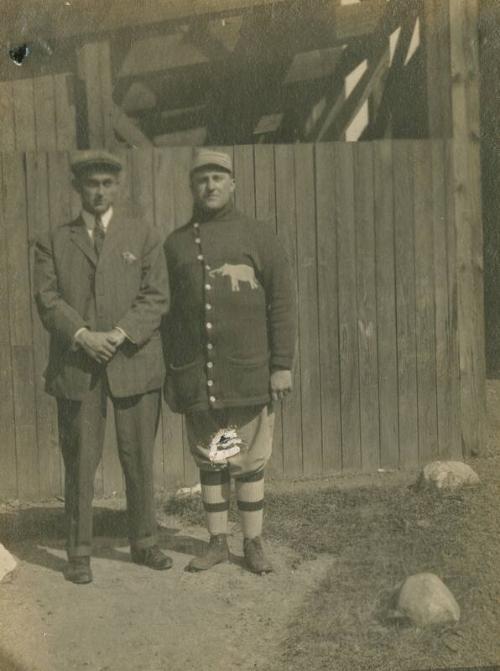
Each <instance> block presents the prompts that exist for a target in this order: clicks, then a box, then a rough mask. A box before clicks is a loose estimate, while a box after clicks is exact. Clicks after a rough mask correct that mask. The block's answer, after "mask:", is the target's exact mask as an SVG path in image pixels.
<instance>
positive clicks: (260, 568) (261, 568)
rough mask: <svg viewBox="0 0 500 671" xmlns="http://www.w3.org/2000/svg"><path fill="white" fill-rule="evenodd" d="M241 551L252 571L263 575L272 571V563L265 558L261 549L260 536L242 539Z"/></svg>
mask: <svg viewBox="0 0 500 671" xmlns="http://www.w3.org/2000/svg"><path fill="white" fill-rule="evenodd" d="M243 553H244V555H245V564H246V566H247V568H248V569H250V571H252V573H258V574H259V575H263V574H264V573H271V572H272V571H273V567H272V564H271V563H270V562H269V561H268V560H267V559H266V557H265V555H264V550H263V549H262V541H261V539H260V536H257V537H256V538H245V539H244V541H243Z"/></svg>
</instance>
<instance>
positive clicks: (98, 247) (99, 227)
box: [94, 214, 106, 256]
mask: <svg viewBox="0 0 500 671" xmlns="http://www.w3.org/2000/svg"><path fill="white" fill-rule="evenodd" d="M105 236H106V231H105V230H104V226H103V224H102V219H101V217H100V215H99V214H96V216H95V226H94V248H95V253H96V254H97V256H99V255H100V253H101V251H102V246H103V244H104V238H105Z"/></svg>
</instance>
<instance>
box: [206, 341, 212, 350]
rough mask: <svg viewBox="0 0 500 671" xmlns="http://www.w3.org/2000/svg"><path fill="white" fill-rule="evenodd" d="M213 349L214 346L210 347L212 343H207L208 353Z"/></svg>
mask: <svg viewBox="0 0 500 671" xmlns="http://www.w3.org/2000/svg"><path fill="white" fill-rule="evenodd" d="M213 348H214V346H213V345H212V343H211V342H207V349H208V350H209V351H212V350H213Z"/></svg>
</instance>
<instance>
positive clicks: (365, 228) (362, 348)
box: [354, 142, 380, 471]
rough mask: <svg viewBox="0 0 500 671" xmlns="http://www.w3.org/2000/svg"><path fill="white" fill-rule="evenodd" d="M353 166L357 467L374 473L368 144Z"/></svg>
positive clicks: (376, 437) (376, 441) (376, 431)
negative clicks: (357, 403)
mask: <svg viewBox="0 0 500 671" xmlns="http://www.w3.org/2000/svg"><path fill="white" fill-rule="evenodd" d="M354 166H355V179H354V203H355V205H354V213H355V220H356V289H357V297H356V304H357V307H358V310H357V318H358V347H359V401H360V433H361V468H362V469H363V470H364V471H374V470H376V469H377V468H378V466H379V465H380V427H379V397H378V360H377V290H376V270H375V229H374V220H373V208H374V203H373V154H372V145H371V143H369V142H362V143H360V144H358V145H356V146H355V147H354Z"/></svg>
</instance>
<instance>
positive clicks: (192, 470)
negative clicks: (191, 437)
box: [172, 147, 199, 486]
mask: <svg viewBox="0 0 500 671" xmlns="http://www.w3.org/2000/svg"><path fill="white" fill-rule="evenodd" d="M191 154H192V151H191V149H190V148H189V147H175V148H174V149H172V161H173V166H174V174H173V180H174V194H175V202H174V205H175V217H174V221H175V227H176V228H177V227H179V226H183V225H184V224H185V223H187V222H188V221H189V219H190V218H191V214H192V210H193V200H192V197H191V192H190V188H189V167H190V164H191ZM183 440H184V449H183V455H184V483H185V484H186V485H189V486H190V485H193V484H195V483H196V482H198V480H199V474H198V469H197V467H196V464H195V462H194V459H193V457H192V456H191V452H190V449H189V445H188V441H187V435H186V430H185V426H184V425H183Z"/></svg>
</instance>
